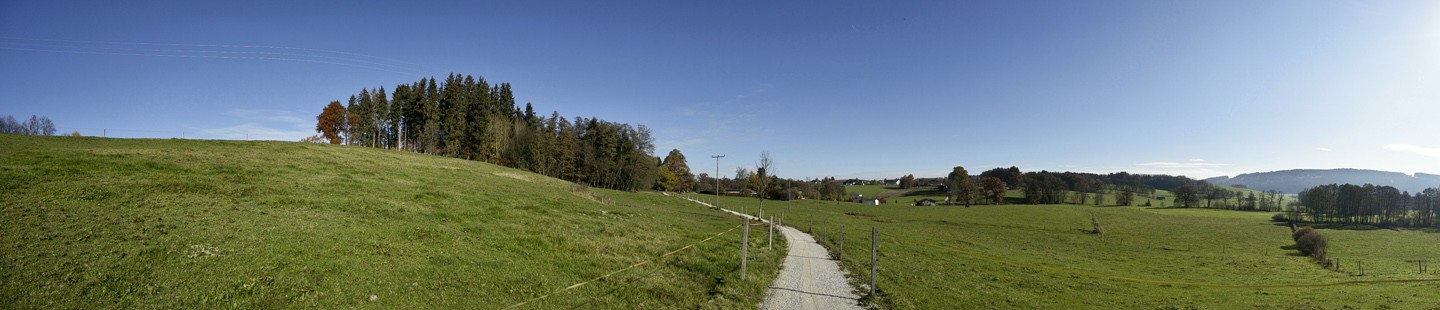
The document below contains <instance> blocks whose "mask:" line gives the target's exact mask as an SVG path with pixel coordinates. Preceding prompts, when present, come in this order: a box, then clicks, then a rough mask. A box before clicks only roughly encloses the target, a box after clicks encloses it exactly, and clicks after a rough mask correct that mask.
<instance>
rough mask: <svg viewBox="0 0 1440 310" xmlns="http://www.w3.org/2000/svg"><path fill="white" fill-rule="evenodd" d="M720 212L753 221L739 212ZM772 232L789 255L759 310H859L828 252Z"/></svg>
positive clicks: (796, 235)
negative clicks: (776, 235)
mask: <svg viewBox="0 0 1440 310" xmlns="http://www.w3.org/2000/svg"><path fill="white" fill-rule="evenodd" d="M687 199H688V198H687ZM689 200H690V201H694V202H696V203H699V204H702V205H706V206H709V205H710V204H708V203H705V202H701V201H696V200H694V199H689ZM721 210H725V212H730V213H732V214H735V215H737V216H741V217H748V218H751V219H755V217H753V216H749V215H745V214H740V213H739V212H735V211H730V210H727V209H721ZM776 229H778V230H780V233H781V234H783V235H784V236H785V244H787V245H788V246H789V248H790V253H789V255H787V256H786V257H785V262H783V263H781V264H780V276H779V277H776V278H775V283H774V284H771V285H770V291H769V292H768V293H766V294H765V301H764V303H762V304H760V308H761V309H861V308H860V306H859V305H858V304H857V303H856V301H855V300H856V299H859V298H860V296H856V295H855V293H854V290H855V289H854V288H852V287H850V284H848V282H847V281H846V280H845V272H844V271H841V270H840V264H838V263H836V262H835V261H834V260H831V259H830V254H829V252H827V251H826V250H825V248H824V247H821V246H820V244H819V243H816V242H815V238H814V237H811V236H810V235H809V234H806V233H804V232H801V231H800V230H799V229H795V228H791V227H785V226H779V227H776Z"/></svg>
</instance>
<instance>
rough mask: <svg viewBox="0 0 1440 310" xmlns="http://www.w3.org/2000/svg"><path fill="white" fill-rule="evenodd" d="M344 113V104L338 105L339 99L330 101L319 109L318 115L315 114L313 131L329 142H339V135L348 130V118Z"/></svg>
mask: <svg viewBox="0 0 1440 310" xmlns="http://www.w3.org/2000/svg"><path fill="white" fill-rule="evenodd" d="M345 114H346V110H345V106H343V105H340V101H331V102H330V104H328V105H326V106H325V109H324V110H321V111H320V115H318V116H315V121H316V124H315V132H318V133H320V136H321V137H324V138H325V139H326V140H329V141H330V144H340V142H341V138H342V137H341V135H344V134H345V133H346V132H348V131H349V126H348V124H349V120H348V116H346V115H345Z"/></svg>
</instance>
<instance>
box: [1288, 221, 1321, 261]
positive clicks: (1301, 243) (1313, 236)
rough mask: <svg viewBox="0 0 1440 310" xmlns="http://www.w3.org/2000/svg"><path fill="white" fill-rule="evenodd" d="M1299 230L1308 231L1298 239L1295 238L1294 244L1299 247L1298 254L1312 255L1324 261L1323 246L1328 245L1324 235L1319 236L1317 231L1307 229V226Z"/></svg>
mask: <svg viewBox="0 0 1440 310" xmlns="http://www.w3.org/2000/svg"><path fill="white" fill-rule="evenodd" d="M1301 230H1306V231H1309V232H1310V233H1307V234H1305V235H1304V236H1300V238H1299V239H1296V240H1295V246H1297V247H1299V248H1300V254H1305V255H1310V256H1314V257H1315V260H1317V261H1325V247H1326V246H1327V245H1329V244H1328V242H1327V241H1326V240H1325V236H1321V235H1320V233H1319V232H1316V231H1315V230H1313V229H1309V227H1306V228H1303V229H1301Z"/></svg>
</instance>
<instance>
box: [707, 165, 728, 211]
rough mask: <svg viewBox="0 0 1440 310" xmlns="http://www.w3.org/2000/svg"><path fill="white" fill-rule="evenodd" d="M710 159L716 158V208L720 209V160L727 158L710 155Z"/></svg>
mask: <svg viewBox="0 0 1440 310" xmlns="http://www.w3.org/2000/svg"><path fill="white" fill-rule="evenodd" d="M710 158H714V159H715V207H716V208H719V207H720V159H721V158H725V155H710Z"/></svg>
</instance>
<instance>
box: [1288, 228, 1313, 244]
mask: <svg viewBox="0 0 1440 310" xmlns="http://www.w3.org/2000/svg"><path fill="white" fill-rule="evenodd" d="M1313 232H1315V229H1314V228H1310V226H1305V227H1302V228H1300V229H1297V230H1295V232H1293V233H1290V239H1291V240H1295V242H1296V243H1297V244H1298V243H1299V242H1300V237H1303V236H1305V235H1307V234H1310V233H1313Z"/></svg>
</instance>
